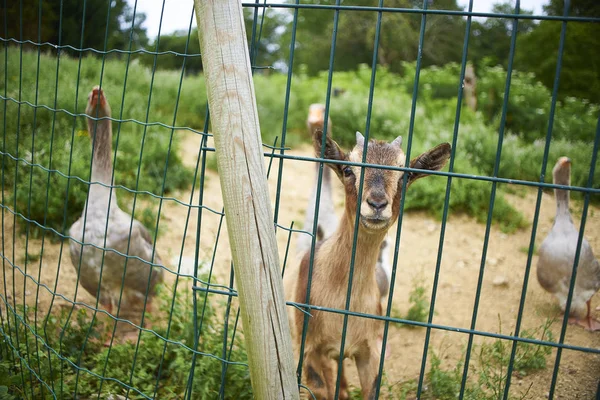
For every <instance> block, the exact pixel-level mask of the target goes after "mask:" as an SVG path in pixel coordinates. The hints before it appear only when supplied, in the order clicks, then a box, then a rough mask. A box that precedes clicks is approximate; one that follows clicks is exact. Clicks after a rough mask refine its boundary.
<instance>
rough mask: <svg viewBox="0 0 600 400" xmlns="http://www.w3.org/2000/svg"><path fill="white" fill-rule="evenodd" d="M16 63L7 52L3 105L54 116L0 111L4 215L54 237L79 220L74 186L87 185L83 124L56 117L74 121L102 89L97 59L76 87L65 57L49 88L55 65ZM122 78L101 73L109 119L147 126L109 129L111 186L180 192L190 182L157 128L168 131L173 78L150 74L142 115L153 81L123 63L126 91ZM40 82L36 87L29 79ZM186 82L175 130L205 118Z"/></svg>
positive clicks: (114, 72) (116, 66)
mask: <svg viewBox="0 0 600 400" xmlns="http://www.w3.org/2000/svg"><path fill="white" fill-rule="evenodd" d="M19 57H20V55H19V52H18V51H17V49H15V48H10V49H9V51H8V71H7V74H8V81H7V82H5V81H4V80H2V81H1V82H0V91H4V89H6V90H7V95H8V96H9V97H12V98H14V99H20V100H21V101H28V102H30V103H32V104H35V103H36V101H37V104H44V105H47V106H50V107H52V108H56V109H58V110H59V111H58V112H54V111H51V110H48V109H46V108H42V107H40V108H36V109H34V108H32V107H30V106H28V105H18V104H17V103H15V102H14V101H10V100H9V101H6V102H5V103H4V104H5V105H6V109H4V107H2V108H0V109H1V110H2V111H0V113H1V114H2V117H1V119H2V120H3V122H4V124H5V125H4V127H3V129H4V128H5V129H6V134H5V136H4V139H3V140H2V145H1V146H2V151H4V152H7V153H8V154H10V156H4V157H3V167H4V168H3V178H4V185H5V186H4V187H6V188H10V191H9V199H8V201H7V205H10V206H11V208H15V211H17V212H19V213H21V214H23V215H24V216H25V217H27V218H29V219H31V220H34V221H36V222H37V223H39V224H42V225H45V226H47V227H51V228H54V229H57V230H58V231H59V232H61V231H62V230H63V226H64V227H66V228H68V227H69V226H70V224H72V223H73V222H74V221H75V220H76V219H77V218H79V217H80V215H81V212H82V210H83V207H84V203H85V199H86V197H87V190H88V185H87V184H85V183H83V182H82V181H81V180H84V181H88V180H89V178H90V161H91V144H90V139H89V138H88V137H87V136H88V134H87V122H86V119H85V117H83V116H81V117H77V118H74V117H72V116H70V115H68V114H67V113H66V112H64V111H62V110H68V111H69V112H71V113H76V114H79V113H83V112H84V110H85V106H86V102H87V94H88V92H89V91H90V90H91V88H92V87H93V86H94V85H96V84H98V83H99V82H100V71H101V70H102V62H101V60H99V59H96V58H91V57H86V58H83V60H82V64H81V76H80V79H79V80H77V79H76V77H77V76H78V73H77V71H78V61H77V60H74V59H70V58H68V57H65V56H63V57H61V58H60V68H59V73H58V79H57V78H56V76H55V75H56V68H57V59H56V58H55V57H51V56H48V55H42V56H41V58H40V68H39V71H38V70H37V54H36V53H30V52H25V53H23V63H22V65H21V64H20V62H19ZM4 62H5V61H4V52H3V53H2V54H1V55H0V65H2V66H4ZM20 68H22V73H20V71H19V70H20ZM125 70H126V64H125V63H123V62H120V61H107V62H106V63H105V64H104V73H103V77H102V87H103V88H104V90H105V93H106V96H107V98H108V99H109V102H110V104H111V108H112V111H113V118H115V119H135V120H137V121H145V120H146V115H148V116H149V119H148V122H149V123H150V124H151V125H149V126H147V127H146V126H144V125H141V124H139V123H135V122H123V123H118V122H113V150H116V159H115V163H114V168H115V184H116V185H123V186H125V187H127V188H130V189H136V188H137V189H138V190H140V191H148V192H150V193H154V194H157V195H160V194H162V193H163V190H164V193H170V192H172V191H173V190H175V189H182V188H186V187H188V186H189V185H190V184H191V180H192V173H191V171H189V169H187V168H186V167H184V166H183V165H182V163H181V159H180V156H179V155H178V151H177V150H178V134H177V131H174V132H171V130H170V129H168V128H164V127H161V126H158V125H156V124H155V123H157V122H160V123H164V124H167V125H170V124H172V123H173V116H174V115H175V106H174V101H173V100H174V99H175V98H176V95H177V88H178V85H179V78H180V74H179V73H177V72H158V73H157V74H156V77H155V78H154V87H153V90H152V95H153V96H152V102H151V104H150V106H149V107H148V98H149V94H150V92H149V90H150V80H151V72H150V71H149V70H148V69H146V68H144V67H142V66H140V65H139V64H138V63H135V62H133V63H131V64H130V65H129V70H128V74H127V87H124V82H125ZM38 72H39V75H40V76H39V80H37V79H36V75H37V73H38ZM184 80H185V82H184V85H183V87H182V90H181V100H180V103H179V108H178V109H177V118H176V125H178V126H199V125H200V123H201V121H200V119H199V117H198V116H199V115H203V114H202V113H201V110H204V107H205V101H206V100H205V99H202V98H198V96H196V95H195V93H196V90H198V91H203V80H202V79H201V78H189V77H186V78H184ZM20 82H21V84H20ZM57 85H58V91H57V99H56V106H54V104H55V99H54V94H55V90H56V88H57ZM5 86H6V87H5ZM190 86H191V87H190ZM192 88H193V89H192ZM124 91H125V94H124ZM36 93H37V94H36ZM36 96H37V100H36ZM122 107H124V108H123V109H122ZM4 110H5V112H4ZM147 113H148V114H147ZM171 136H173V138H172V139H173V140H172V144H171ZM142 146H143V148H142ZM13 157H14V158H18V159H19V161H15V160H14V158H13ZM167 160H168V164H167ZM29 163H31V164H33V165H29ZM48 169H49V170H50V171H51V172H50V173H49V172H48V171H47V170H48ZM165 169H166V170H167V173H166V179H165V176H164V175H165ZM138 172H139V180H138ZM69 177H71V178H70V179H69ZM11 192H12V193H11ZM115 193H116V195H117V197H123V198H124V200H125V199H127V198H130V197H131V196H132V194H131V192H130V191H126V190H123V189H116V190H115ZM141 197H144V196H141ZM46 202H47V203H46ZM136 214H137V213H136Z"/></svg>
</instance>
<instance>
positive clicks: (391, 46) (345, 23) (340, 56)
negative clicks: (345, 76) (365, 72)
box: [284, 0, 464, 74]
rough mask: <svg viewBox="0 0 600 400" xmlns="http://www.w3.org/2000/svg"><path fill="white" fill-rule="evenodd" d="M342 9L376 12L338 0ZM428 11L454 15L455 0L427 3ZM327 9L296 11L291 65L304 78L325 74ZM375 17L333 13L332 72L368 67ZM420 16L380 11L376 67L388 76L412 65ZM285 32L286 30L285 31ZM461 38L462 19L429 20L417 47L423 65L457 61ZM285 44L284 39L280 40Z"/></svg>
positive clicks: (395, 4)
mask: <svg viewBox="0 0 600 400" xmlns="http://www.w3.org/2000/svg"><path fill="white" fill-rule="evenodd" d="M313 3H319V4H325V5H332V4H335V3H336V2H335V1H334V0H320V1H318V0H316V1H314V2H313ZM342 5H352V6H354V5H359V6H368V7H377V6H378V5H379V1H378V0H361V1H342ZM422 6H423V2H422V1H420V0H390V1H386V2H385V7H389V8H409V9H411V8H412V9H414V8H417V9H420V8H421V7H422ZM428 8H430V9H444V10H460V9H461V8H460V7H459V6H458V5H457V4H456V0H435V1H429V2H428ZM334 15H335V12H334V11H333V10H327V9H301V10H300V11H299V12H298V34H297V44H296V55H295V57H296V58H295V59H296V61H295V63H296V64H297V65H298V64H304V65H306V69H307V72H308V73H309V74H316V73H317V72H318V71H322V70H326V69H328V67H329V55H330V51H331V40H332V33H333V26H334ZM377 18H378V13H377V12H373V11H356V10H348V11H341V12H340V13H339V22H338V30H337V39H336V54H335V61H334V62H335V69H336V70H338V71H339V70H351V69H355V68H356V67H357V66H358V65H359V64H362V63H365V64H368V65H371V63H372V58H373V49H374V46H375V34H376V28H377ZM420 29H421V14H418V13H399V12H384V13H383V14H382V19H381V30H380V36H379V43H378V45H379V48H378V60H377V61H378V63H379V64H383V65H386V66H388V67H389V68H390V70H392V71H396V72H399V71H401V70H402V62H403V61H414V60H416V58H417V54H418V47H419V32H420ZM288 31H289V30H288ZM463 38H464V19H463V18H461V17H458V16H449V15H429V16H428V17H427V22H426V29H425V39H424V46H423V65H424V66H426V65H443V64H445V63H447V62H450V61H459V60H460V55H461V53H462V42H463ZM284 40H285V41H288V40H289V34H288V35H285V36H284Z"/></svg>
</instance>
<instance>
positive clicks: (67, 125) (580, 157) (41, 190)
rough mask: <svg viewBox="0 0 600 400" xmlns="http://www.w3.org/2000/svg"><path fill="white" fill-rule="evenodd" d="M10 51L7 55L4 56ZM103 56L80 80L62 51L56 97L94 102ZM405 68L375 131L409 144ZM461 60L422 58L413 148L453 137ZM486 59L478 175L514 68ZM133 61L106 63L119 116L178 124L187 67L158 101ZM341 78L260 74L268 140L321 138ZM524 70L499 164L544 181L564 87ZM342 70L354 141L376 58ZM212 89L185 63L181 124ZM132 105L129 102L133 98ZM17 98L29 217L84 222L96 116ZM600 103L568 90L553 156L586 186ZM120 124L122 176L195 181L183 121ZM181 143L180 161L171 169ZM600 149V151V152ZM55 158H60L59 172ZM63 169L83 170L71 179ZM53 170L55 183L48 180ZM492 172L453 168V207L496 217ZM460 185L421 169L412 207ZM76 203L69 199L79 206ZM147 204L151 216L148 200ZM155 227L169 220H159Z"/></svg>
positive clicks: (20, 203) (463, 160)
mask: <svg viewBox="0 0 600 400" xmlns="http://www.w3.org/2000/svg"><path fill="white" fill-rule="evenodd" d="M8 55H9V60H8V61H9V62H8V67H9V70H8V76H9V79H8V82H7V93H8V95H9V96H11V97H13V98H15V99H16V98H18V97H19V79H20V78H19V76H20V75H19V62H18V60H19V54H18V52H17V50H16V49H9V52H8ZM36 56H37V55H36V54H32V53H27V52H26V53H24V54H23V57H24V62H23V74H22V81H23V84H22V89H21V99H22V100H25V101H29V102H31V103H35V102H36V100H35V90H36V79H35V76H36V73H37V70H36V62H37V57H36ZM0 58H2V56H0ZM0 65H4V63H3V62H2V60H1V59H0ZM40 66H41V68H40V79H39V88H38V96H39V97H38V100H37V103H38V104H46V105H53V104H54V91H55V85H56V79H55V78H54V74H55V72H56V70H55V68H56V59H55V58H53V57H50V56H45V55H42V57H41V64H40ZM101 67H102V64H101V61H100V60H97V59H94V58H84V59H83V60H82V68H81V71H82V72H81V79H80V82H79V86H78V85H77V80H76V79H73V77H74V76H75V77H76V76H77V68H78V62H77V61H76V60H72V59H69V58H67V57H61V59H60V69H59V75H58V85H59V86H58V87H59V90H58V99H57V104H56V108H57V109H65V110H70V111H71V112H77V113H81V112H82V110H83V109H84V108H85V102H86V98H85V97H86V96H85V94H86V93H87V91H88V88H91V87H92V86H93V85H94V84H97V83H98V82H99V79H100V77H99V72H100V70H101ZM402 68H403V70H404V71H405V75H404V76H400V75H397V74H394V73H392V72H390V71H389V70H388V69H387V68H384V67H380V68H378V71H377V77H376V81H375V88H374V90H375V96H374V99H373V105H372V112H371V115H370V120H369V121H370V125H369V126H370V128H369V136H370V137H372V138H377V139H383V140H391V139H394V138H396V137H397V136H399V135H402V136H404V143H405V146H407V143H408V136H407V135H408V133H409V132H410V113H411V107H412V88H413V84H414V74H415V64H414V63H403V67H402ZM459 72H460V67H459V65H458V64H448V65H446V66H444V67H431V68H424V69H422V70H421V74H420V83H419V92H418V98H417V104H416V110H415V120H414V127H413V130H412V142H411V153H410V156H411V158H412V157H415V156H416V155H417V154H419V153H421V152H423V151H426V150H427V149H429V148H431V147H433V146H435V145H437V144H438V143H440V142H451V141H452V135H453V131H454V127H455V117H456V98H457V97H456V96H457V94H458V89H459V85H458V77H459ZM478 73H479V75H480V76H479V83H478V88H479V89H478V90H479V106H480V110H481V111H478V112H472V111H471V110H470V109H468V108H467V107H463V108H462V112H461V116H460V123H459V124H458V128H457V129H458V145H457V148H456V158H455V160H454V171H455V172H458V173H463V174H468V175H480V176H491V175H492V174H493V172H494V165H495V162H496V157H497V151H498V133H497V132H498V128H499V126H498V124H499V120H500V114H501V108H502V96H503V92H504V84H505V80H506V72H505V71H504V70H503V69H502V68H501V67H494V68H486V69H480V70H479V71H478ZM124 74H125V65H124V63H122V62H115V61H107V62H106V63H105V64H104V74H103V81H102V85H103V87H104V88H105V89H106V93H107V96H108V97H109V101H110V102H111V105H112V108H113V114H114V116H115V118H123V119H134V120H137V121H144V120H145V119H146V115H147V113H148V116H149V122H150V123H155V122H161V123H165V124H171V123H172V121H173V115H174V113H175V109H174V101H173V99H175V98H176V96H177V94H178V90H177V89H178V86H179V79H180V72H175V71H173V72H171V71H159V72H157V73H156V76H155V79H154V89H153V92H152V102H151V104H150V107H148V95H149V94H150V93H149V82H150V79H151V72H150V71H149V70H148V69H146V68H144V67H142V66H141V65H139V64H138V63H136V62H133V63H131V64H130V66H129V72H128V78H127V87H126V88H125V96H123V90H124V88H123V83H124V77H125V75H124ZM327 78H328V73H326V72H322V73H320V74H318V75H317V76H309V75H307V74H306V73H304V72H302V70H301V72H300V73H299V74H298V75H296V76H294V77H293V79H292V85H291V88H290V90H291V92H290V103H289V106H288V107H287V108H286V105H285V96H284V95H283V93H285V92H286V84H287V75H285V74H278V73H271V74H268V75H267V74H257V75H255V77H254V84H255V88H256V95H257V106H258V113H259V118H260V122H261V132H262V137H263V141H264V142H265V143H269V144H272V143H274V140H275V138H276V137H280V138H282V135H283V134H284V133H285V135H286V138H285V140H286V141H285V145H286V146H294V145H297V144H298V143H300V142H306V141H309V140H310V139H309V138H308V135H307V133H306V131H307V130H306V115H307V110H308V107H309V105H310V104H312V103H316V102H321V103H323V102H324V101H325V94H326V88H327ZM512 78H513V79H512V86H511V93H510V101H509V107H508V113H507V119H506V126H507V130H506V131H505V135H504V141H503V144H502V153H501V157H500V160H499V170H498V176H499V177H502V178H507V179H521V180H529V181H538V180H539V177H540V175H541V172H542V171H541V165H542V161H543V153H544V144H543V142H541V141H543V140H545V135H546V129H547V126H546V124H547V121H548V117H549V116H548V112H549V101H548V98H549V96H550V95H549V92H548V89H546V88H545V87H544V86H543V85H541V84H540V83H539V82H536V81H535V80H534V77H533V75H532V74H524V73H519V72H514V73H513V77H512ZM332 79H333V81H332V85H333V88H336V89H343V90H344V91H343V93H342V94H341V95H338V96H335V97H332V98H331V102H330V117H331V119H332V122H333V136H334V138H335V140H336V141H338V143H340V145H342V146H343V147H345V148H350V147H352V146H353V145H354V140H355V131H356V130H360V131H362V132H363V133H366V131H365V125H366V121H367V111H368V98H369V85H370V81H371V69H370V68H369V67H368V66H367V65H361V66H359V67H358V69H357V70H356V71H349V72H336V73H334V74H333V78H332ZM78 87H79V94H78V99H77V107H76V108H75V107H74V106H75V103H76V102H75V95H76V93H77V88H78ZM0 90H2V88H1V87H0ZM203 91H204V82H203V78H202V77H201V76H200V77H191V76H185V77H184V83H183V86H182V90H181V99H180V101H179V106H178V109H177V116H176V122H175V124H176V125H177V126H188V127H191V128H194V129H201V127H202V126H203V120H202V119H203V118H204V111H205V107H206V99H205V98H204V97H203V96H195V93H197V92H203ZM122 105H124V109H123V110H122V112H121V107H122ZM6 107H7V110H6V114H5V116H6V118H5V121H6V126H7V127H6V130H7V132H15V135H6V137H5V139H4V141H6V143H4V141H3V148H4V149H5V150H4V151H6V152H8V153H9V154H10V155H11V156H12V157H18V158H20V159H24V160H26V161H27V162H30V163H33V164H35V165H34V166H33V167H31V166H30V165H28V164H27V163H26V162H24V161H19V162H16V161H15V160H13V158H11V156H5V157H4V160H3V161H4V171H5V173H4V183H5V187H7V188H9V191H8V192H7V193H8V195H9V196H12V197H10V198H9V199H8V200H9V201H7V203H8V204H9V205H10V206H11V208H15V209H16V211H18V212H19V213H21V214H23V215H24V216H26V217H27V218H30V219H32V220H34V221H37V223H39V224H43V225H45V226H49V227H52V228H55V229H57V230H59V231H60V230H62V229H63V228H62V227H63V226H65V227H68V226H70V224H71V223H72V222H73V221H74V220H75V219H76V218H78V217H79V215H80V212H81V210H82V208H83V204H84V202H85V198H86V195H87V185H86V184H85V183H83V182H82V181H80V180H79V179H78V178H80V179H82V180H87V179H89V173H90V167H89V158H90V150H91V149H90V148H91V146H90V141H89V138H88V137H86V136H87V133H86V121H85V119H84V118H83V117H78V118H73V117H71V116H69V115H67V114H66V113H64V112H62V111H59V112H57V113H54V112H52V111H50V110H47V109H45V108H37V109H36V111H35V112H34V110H33V109H32V108H31V107H30V106H28V105H21V106H20V107H19V105H18V104H16V103H15V102H13V101H7V102H6ZM598 112H599V108H598V106H596V105H591V104H589V103H587V102H585V101H580V100H576V99H574V98H566V99H564V100H563V101H561V102H560V104H559V106H558V107H557V112H556V114H555V118H554V129H553V138H552V141H551V145H550V153H549V159H548V165H547V169H546V171H543V172H544V174H543V175H544V177H545V181H546V182H550V181H551V179H552V177H551V173H550V171H551V169H552V167H553V165H554V162H555V160H556V159H557V158H558V157H559V156H562V155H567V156H569V157H570V158H571V159H572V160H573V167H572V168H573V172H572V176H573V180H572V183H573V184H574V185H578V186H585V185H586V184H587V180H588V172H589V168H590V162H591V157H592V146H590V143H591V142H592V141H593V138H594V135H595V134H594V132H595V124H596V115H597V113H598ZM34 114H35V115H34ZM286 114H287V123H286V126H283V123H282V121H283V119H284V115H286ZM54 116H56V118H54ZM34 117H35V124H34ZM53 124H54V125H53ZM53 126H54V128H53ZM113 129H114V132H115V134H114V147H116V148H118V150H117V152H116V162H115V183H116V184H117V185H123V186H125V187H127V188H129V189H135V188H136V185H137V188H138V190H142V191H148V192H150V193H154V194H156V195H160V194H161V193H162V191H163V189H164V192H165V193H169V192H171V191H173V190H176V189H182V188H186V187H188V186H189V185H190V184H191V172H190V171H189V170H188V169H187V168H185V167H183V165H182V164H181V160H180V158H179V155H178V153H177V149H178V134H177V132H175V133H174V134H173V143H172V145H171V149H170V151H169V143H170V142H171V130H170V129H167V128H163V127H160V126H157V125H150V126H148V127H147V128H146V127H144V126H143V125H140V124H137V123H135V122H123V123H121V124H119V123H116V122H115V123H113ZM53 132H54V135H52V133H53ZM34 133H35V134H34ZM144 135H145V140H144V142H143V144H144V148H143V150H142V149H141V145H142V139H143V138H144ZM17 139H18V140H17ZM34 140H35V141H34ZM280 142H281V141H280ZM17 143H18V144H19V145H18V148H17ZM51 146H52V147H51ZM117 146H118V147H117ZM405 148H406V147H405ZM71 153H72V154H71ZM167 156H168V157H169V163H168V168H167V174H166V179H164V173H165V166H166V161H167ZM214 161H215V160H214V158H213V159H212V160H211V159H210V158H209V160H208V168H209V169H216V163H215V162H214ZM598 163H599V164H600V160H599V161H598ZM38 164H39V166H37V165H38ZM140 164H141V165H140ZM599 167H600V165H597V168H599ZM43 168H49V169H51V170H52V171H54V172H51V173H50V174H48V172H46V171H45V170H44V169H43ZM138 170H139V174H140V176H139V182H138ZM57 171H60V173H59V172H57ZM61 174H64V175H69V176H71V177H78V178H71V179H68V178H66V177H65V176H63V175H61ZM48 175H50V184H47V182H48ZM30 182H31V184H30ZM67 185H68V192H67ZM491 185H492V184H491V182H487V181H479V180H467V179H453V180H452V185H451V189H450V203H449V207H450V212H451V213H466V214H468V215H471V216H474V217H475V218H476V219H477V220H478V221H480V222H485V221H486V220H487V218H488V214H489V205H490V196H491ZM163 186H164V187H163ZM446 186H447V178H444V177H439V176H438V177H433V176H432V177H428V178H426V179H423V180H420V181H418V182H416V183H415V184H414V185H413V186H412V187H411V188H410V190H408V191H407V194H406V203H405V208H406V209H407V210H411V209H413V210H427V211H429V212H431V213H433V214H435V215H437V216H438V217H441V215H442V213H443V206H444V199H445V192H446ZM593 187H594V188H600V175H598V174H596V178H595V179H594V181H593ZM507 191H509V192H511V191H513V189H512V188H510V187H509V186H507V185H504V184H498V185H497V192H496V197H495V203H494V210H493V213H492V221H493V222H494V223H495V224H497V225H498V227H499V228H500V229H502V230H503V231H505V232H513V231H515V230H516V229H520V228H522V227H524V226H526V225H527V223H526V221H525V220H524V218H523V216H522V214H521V213H519V212H518V211H517V210H515V209H514V208H513V207H512V206H511V205H510V204H509V203H508V202H507V201H506V199H505V197H504V193H506V192H507ZM11 192H12V193H11ZM115 192H116V194H117V196H118V198H119V200H120V202H119V204H121V205H125V206H124V208H125V209H126V210H129V209H128V207H130V206H131V204H132V203H131V197H132V195H131V192H130V191H129V190H125V189H120V188H117V189H116V190H115ZM581 195H582V194H581V193H580V192H573V197H577V196H579V197H581ZM140 197H141V198H143V199H144V201H149V204H150V206H149V207H150V208H152V207H154V208H155V207H156V205H157V201H156V199H155V198H152V197H151V196H149V195H141V196H140ZM46 198H48V205H47V206H46ZM33 199H39V200H37V201H33ZM599 200H600V198H599V197H598V196H592V201H593V202H597V201H599ZM136 208H137V204H136ZM65 210H67V211H68V212H66V213H65ZM139 212H140V213H141V212H142V211H139ZM136 217H139V214H138V211H136ZM147 217H148V218H145V219H147V220H148V221H149V222H150V221H151V218H149V216H147ZM63 220H64V225H63ZM148 227H149V228H150V229H154V228H155V226H152V224H151V225H150V226H148Z"/></svg>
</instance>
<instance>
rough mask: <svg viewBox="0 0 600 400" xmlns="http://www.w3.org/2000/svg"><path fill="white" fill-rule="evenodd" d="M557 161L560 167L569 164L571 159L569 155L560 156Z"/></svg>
mask: <svg viewBox="0 0 600 400" xmlns="http://www.w3.org/2000/svg"><path fill="white" fill-rule="evenodd" d="M559 163H560V165H561V166H562V167H565V166H567V165H571V159H570V158H569V157H561V158H560V160H559Z"/></svg>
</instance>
